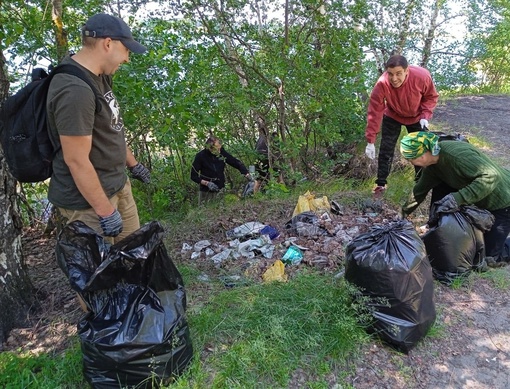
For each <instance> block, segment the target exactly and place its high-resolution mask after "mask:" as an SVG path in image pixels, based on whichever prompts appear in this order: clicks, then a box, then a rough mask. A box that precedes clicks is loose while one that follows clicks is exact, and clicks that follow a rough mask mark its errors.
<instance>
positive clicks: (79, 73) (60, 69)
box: [50, 64, 101, 113]
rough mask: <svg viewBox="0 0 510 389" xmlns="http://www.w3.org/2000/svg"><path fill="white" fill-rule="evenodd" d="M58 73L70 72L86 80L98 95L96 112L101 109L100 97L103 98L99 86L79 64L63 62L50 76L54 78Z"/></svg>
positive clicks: (95, 94) (96, 95)
mask: <svg viewBox="0 0 510 389" xmlns="http://www.w3.org/2000/svg"><path fill="white" fill-rule="evenodd" d="M58 73H65V74H70V75H72V76H75V77H78V78H79V79H80V80H82V81H84V82H86V83H87V85H88V86H89V87H90V89H92V92H94V96H95V97H96V113H98V112H100V111H101V103H100V101H99V99H100V98H101V93H100V92H99V91H98V90H97V87H96V86H95V85H94V82H93V81H92V80H91V79H90V77H89V76H87V74H86V73H85V72H84V71H83V70H81V69H80V68H79V67H78V66H75V65H71V64H62V65H58V66H56V67H55V68H54V69H53V70H52V71H51V73H50V77H52V78H53V76H54V75H55V74H58Z"/></svg>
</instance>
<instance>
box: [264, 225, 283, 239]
mask: <svg viewBox="0 0 510 389" xmlns="http://www.w3.org/2000/svg"><path fill="white" fill-rule="evenodd" d="M260 235H269V237H270V238H271V240H274V239H276V238H278V237H279V236H280V233H279V232H278V230H277V229H276V228H274V227H272V226H265V227H264V228H263V229H261V230H260Z"/></svg>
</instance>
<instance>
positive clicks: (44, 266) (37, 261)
mask: <svg viewBox="0 0 510 389" xmlns="http://www.w3.org/2000/svg"><path fill="white" fill-rule="evenodd" d="M508 111H510V97H509V96H466V97H459V98H455V99H453V100H449V101H447V102H446V103H442V104H441V105H440V106H438V107H437V109H436V112H435V116H434V118H433V120H432V121H431V129H432V130H442V131H444V132H448V133H455V132H460V133H463V134H464V135H467V136H468V137H469V136H476V137H479V138H485V139H487V140H488V142H489V144H488V145H487V146H486V147H484V148H485V149H486V152H487V153H488V154H490V155H491V156H493V157H494V158H496V159H497V160H498V161H499V162H500V163H502V164H504V165H505V166H510V155H509V154H508V150H509V149H510V134H508V130H507V122H508ZM338 195H339V196H340V195H341V196H342V197H345V196H346V194H345V193H342V194H338ZM330 200H334V198H332V199H330ZM353 204H354V205H353V206H352V208H345V209H344V212H343V214H342V215H333V216H332V221H331V223H330V225H329V226H326V227H328V228H332V229H335V228H336V229H338V228H342V229H343V230H345V231H349V233H350V234H352V235H353V236H354V235H355V234H358V233H361V232H364V231H366V230H367V229H368V228H369V226H370V225H371V224H372V223H375V222H384V221H385V220H391V219H393V218H395V217H396V211H395V210H392V209H387V208H386V207H384V208H383V209H382V210H379V212H376V213H373V212H370V211H371V210H367V209H366V206H365V205H363V204H355V203H353ZM275 209H277V208H275ZM291 213H292V208H290V214H291ZM289 218H290V217H289V204H282V206H281V207H280V212H273V213H271V214H270V213H269V211H268V209H266V208H264V209H262V208H260V209H257V208H253V209H249V210H247V209H246V208H244V209H242V210H240V211H239V213H238V214H237V215H236V217H231V216H226V215H220V216H219V217H218V219H217V221H215V223H214V225H209V226H206V227H205V228H204V230H203V231H193V232H191V231H189V232H183V233H182V236H180V237H179V238H180V239H177V240H176V239H175V237H173V238H172V239H171V240H170V239H169V242H172V243H171V246H167V248H168V249H169V252H170V253H171V256H172V257H173V258H175V261H176V264H177V266H179V262H180V261H188V260H189V253H181V251H180V249H181V245H182V243H184V242H187V243H190V244H193V243H194V242H196V241H197V240H198V239H197V237H201V239H209V240H210V241H211V242H213V244H214V243H218V244H220V243H221V244H224V243H225V242H224V240H225V234H224V231H225V230H228V229H231V228H233V227H236V226H238V225H240V224H243V223H245V222H247V221H251V220H260V221H261V222H263V223H265V224H270V225H273V226H275V227H277V228H278V230H280V231H283V230H284V224H285V223H286V222H287V221H288V220H289ZM419 222H420V221H416V223H417V224H416V225H420V224H418V223H419ZM339 226H341V227H339ZM169 238H170V237H169ZM285 238H286V237H285V236H284V234H282V237H281V238H280V239H281V241H282V242H283V241H284V240H285ZM177 241H180V244H175V242H177ZM298 243H299V244H300V245H302V246H305V247H308V248H309V250H307V251H306V252H305V258H304V260H303V263H302V264H301V265H300V266H310V267H314V268H316V269H319V270H321V271H325V272H328V271H329V272H331V274H335V273H337V272H338V269H339V266H338V258H339V257H342V256H343V251H342V250H343V248H342V247H343V243H342V242H335V241H333V240H312V239H310V240H306V239H301V240H300V241H299V242H298ZM54 246H55V236H50V237H45V236H43V234H42V232H41V231H39V230H30V229H27V230H25V231H24V236H23V248H24V256H25V262H26V266H27V269H28V271H29V274H30V277H31V279H32V281H33V283H34V286H35V288H36V290H37V297H38V299H39V303H40V305H41V306H42V307H43V309H42V310H39V311H34V313H33V314H32V315H30V317H28V318H27V323H28V324H27V326H26V328H17V329H14V330H13V331H12V332H11V335H10V337H9V340H8V342H7V343H6V344H4V345H3V350H13V351H31V352H56V353H58V352H60V351H62V350H63V349H65V348H66V347H68V346H69V344H70V342H72V341H76V336H73V335H75V334H76V324H77V322H78V320H79V318H80V316H81V310H80V308H79V307H78V305H77V303H76V299H75V294H74V292H73V291H72V290H71V289H70V287H69V285H68V281H67V279H66V278H65V276H64V274H63V273H62V271H61V270H60V269H59V268H58V266H57V264H56V261H55V259H54ZM172 246H175V247H172ZM270 262H272V261H269V260H264V259H261V261H259V262H258V263H257V264H256V265H255V266H254V267H253V268H252V269H251V271H250V272H246V270H247V266H248V264H247V263H244V264H243V265H242V266H243V269H242V270H243V273H244V274H252V275H253V277H255V278H257V277H258V278H260V275H261V273H262V272H263V271H264V270H265V269H266V268H267V266H269V264H270ZM197 265H198V266H202V268H203V271H204V273H205V274H208V275H213V276H214V275H215V274H214V272H217V271H218V269H217V267H215V266H213V265H212V264H211V263H210V260H209V259H208V258H207V257H205V255H202V257H201V258H198V260H197ZM237 266H239V263H238V264H237ZM236 270H237V269H236V268H235V267H232V268H225V267H223V268H222V269H221V272H222V273H223V274H225V273H227V274H234V273H235V271H236ZM216 275H218V274H216ZM509 286H510V267H506V268H501V269H494V270H493V269H491V270H489V271H488V272H487V273H484V274H482V275H478V274H473V275H472V277H470V279H469V280H468V281H467V282H466V283H464V284H463V285H462V286H461V287H459V288H452V287H448V286H445V285H442V284H439V283H436V286H435V302H436V310H437V319H436V323H437V324H436V328H435V330H434V331H433V334H431V335H430V336H427V337H426V338H425V339H424V340H423V341H422V342H420V343H419V344H418V345H417V346H416V347H415V348H414V349H412V350H411V351H410V352H409V354H407V355H405V354H402V353H399V352H397V351H394V350H393V349H391V348H390V347H388V346H385V345H383V344H381V343H378V342H376V341H374V342H373V343H372V344H370V345H368V346H367V347H365V348H364V349H363V350H362V353H361V355H360V356H359V357H353V358H352V360H351V361H350V362H349V366H347V367H346V368H348V369H349V370H348V371H351V373H350V374H349V375H348V377H347V379H348V381H349V383H350V384H351V385H352V386H353V387H354V388H357V389H365V388H381V389H386V388H388V389H394V388H420V389H421V388H423V389H432V388H442V389H450V388H451V389H457V388H473V389H478V388H480V389H481V388H491V389H503V388H510V307H509V304H510V303H509V302H510V288H509ZM202 293H207V292H204V290H200V288H197V289H196V290H194V289H192V288H188V290H187V294H188V300H189V304H190V306H191V307H192V306H193V304H199V303H200V299H201V294H202ZM344 375H345V373H342V372H341V371H338V372H336V373H335V374H331V376H330V377H328V382H329V383H330V385H329V386H330V387H331V388H336V389H340V388H341V387H342V386H340V385H339V384H338V382H337V377H339V376H344ZM305 382H306V376H304V375H303V374H302V373H301V372H296V373H295V375H294V376H293V377H292V380H291V385H290V386H289V387H291V388H301V387H306V385H305V384H304V383H305Z"/></svg>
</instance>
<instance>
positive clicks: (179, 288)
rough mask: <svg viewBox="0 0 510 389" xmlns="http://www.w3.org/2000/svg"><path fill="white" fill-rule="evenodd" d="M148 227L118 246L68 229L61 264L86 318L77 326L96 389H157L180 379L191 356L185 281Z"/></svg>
mask: <svg viewBox="0 0 510 389" xmlns="http://www.w3.org/2000/svg"><path fill="white" fill-rule="evenodd" d="M162 238H163V228H162V227H161V225H160V224H159V223H157V222H151V223H148V224H146V225H145V226H143V227H142V228H140V229H139V230H137V231H135V232H134V233H133V234H131V235H129V236H128V237H126V238H125V239H123V240H122V241H121V242H119V243H117V244H115V245H109V244H108V243H107V242H105V241H104V239H103V238H102V237H101V236H99V235H97V234H96V233H95V232H94V231H93V230H92V229H90V228H89V227H87V226H86V225H85V224H84V223H82V222H80V221H76V222H73V223H70V224H69V225H68V226H66V227H65V228H64V229H63V230H62V232H61V234H60V235H59V237H58V240H57V260H58V263H59V266H60V267H61V268H62V270H63V271H64V273H65V274H66V275H67V276H68V278H69V281H70V284H71V287H72V288H73V289H74V290H75V291H76V292H77V293H78V294H79V295H80V296H81V297H82V299H83V300H84V302H85V304H86V306H87V308H88V310H89V312H88V313H87V314H86V315H85V316H84V317H83V318H82V319H81V320H80V322H79V323H78V336H79V338H80V343H81V349H82V352H83V371H84V376H85V378H86V380H87V381H88V382H89V383H90V385H91V386H92V387H93V388H96V389H99V388H101V389H103V388H119V387H122V388H132V387H135V386H136V388H154V387H158V385H159V384H160V383H165V382H167V381H169V380H170V379H171V377H173V376H177V375H179V374H180V373H182V371H183V370H184V369H185V368H186V366H187V365H188V364H189V362H190V361H191V358H192V355H193V349H192V344H191V339H190V336H189V328H188V324H187V321H186V318H185V309H186V294H185V290H184V284H183V280H182V277H181V275H180V273H179V271H178V270H177V268H176V267H175V265H174V264H173V262H172V261H171V260H170V258H169V257H168V254H167V251H166V248H165V246H164V244H163V242H162Z"/></svg>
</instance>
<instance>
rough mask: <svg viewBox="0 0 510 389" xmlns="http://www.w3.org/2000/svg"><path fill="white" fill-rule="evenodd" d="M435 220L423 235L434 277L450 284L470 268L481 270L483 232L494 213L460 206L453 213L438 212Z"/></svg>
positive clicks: (489, 225) (483, 262) (489, 223)
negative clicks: (434, 223)
mask: <svg viewBox="0 0 510 389" xmlns="http://www.w3.org/2000/svg"><path fill="white" fill-rule="evenodd" d="M432 212H434V210H432ZM437 220H438V222H437V225H435V226H433V227H431V228H430V229H429V231H428V232H427V233H426V234H424V235H423V236H422V239H423V242H424V243H425V247H426V249H427V255H428V258H429V261H430V264H431V266H432V271H433V274H434V278H436V279H437V280H438V281H440V282H442V283H444V284H447V285H449V284H451V283H452V281H453V280H455V279H456V278H458V277H460V276H466V275H467V274H468V273H469V272H470V271H472V270H479V269H483V267H484V266H485V243H484V237H483V234H484V232H485V231H488V230H489V229H490V228H491V227H492V224H493V223H494V216H493V215H492V214H491V213H490V212H489V211H486V210H483V209H479V208H477V207H475V206H462V207H460V209H459V210H458V211H456V212H445V213H439V214H438V217H437Z"/></svg>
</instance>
